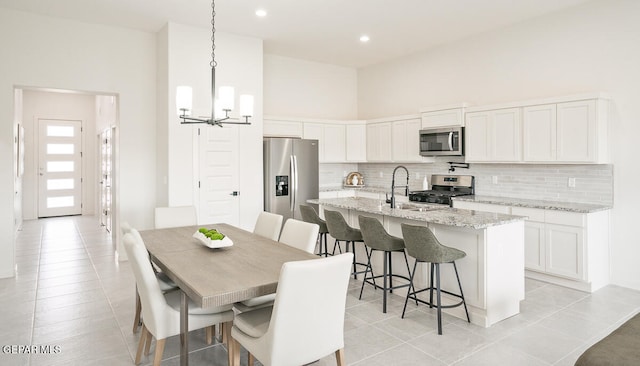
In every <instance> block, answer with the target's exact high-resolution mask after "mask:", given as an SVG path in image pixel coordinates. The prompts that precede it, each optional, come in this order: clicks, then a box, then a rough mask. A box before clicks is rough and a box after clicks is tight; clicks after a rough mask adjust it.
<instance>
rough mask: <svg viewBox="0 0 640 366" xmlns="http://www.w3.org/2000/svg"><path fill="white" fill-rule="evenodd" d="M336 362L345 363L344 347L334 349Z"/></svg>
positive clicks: (340, 364) (339, 365) (343, 364)
mask: <svg viewBox="0 0 640 366" xmlns="http://www.w3.org/2000/svg"><path fill="white" fill-rule="evenodd" d="M336 363H337V364H338V366H345V365H346V363H345V362H344V348H340V349H339V350H337V351H336Z"/></svg>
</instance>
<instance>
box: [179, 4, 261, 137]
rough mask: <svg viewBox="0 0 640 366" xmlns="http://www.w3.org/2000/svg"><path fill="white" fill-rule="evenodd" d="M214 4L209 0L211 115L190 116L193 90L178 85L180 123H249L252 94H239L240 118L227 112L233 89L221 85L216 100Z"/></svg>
mask: <svg viewBox="0 0 640 366" xmlns="http://www.w3.org/2000/svg"><path fill="white" fill-rule="evenodd" d="M215 17H216V6H215V0H213V1H211V63H210V66H211V116H210V117H209V118H203V117H200V118H196V117H191V109H192V103H193V90H192V88H191V87H190V86H178V87H177V90H176V109H177V110H178V116H179V117H180V119H181V120H182V121H180V123H181V124H191V123H207V124H210V125H213V126H220V127H222V124H223V123H224V124H237V125H249V124H251V123H250V122H249V118H250V117H252V116H253V96H252V95H240V118H232V117H231V116H230V115H229V113H230V112H231V111H232V110H233V107H234V98H235V96H234V90H233V87H230V86H221V87H220V91H219V100H216V66H217V65H218V64H217V62H216V52H215V51H216V22H215Z"/></svg>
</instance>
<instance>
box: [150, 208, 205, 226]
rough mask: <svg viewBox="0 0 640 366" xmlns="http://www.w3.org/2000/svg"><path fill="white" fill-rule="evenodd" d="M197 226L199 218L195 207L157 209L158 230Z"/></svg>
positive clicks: (156, 221)
mask: <svg viewBox="0 0 640 366" xmlns="http://www.w3.org/2000/svg"><path fill="white" fill-rule="evenodd" d="M197 224H198V217H197V215H196V208H195V207H193V206H175V207H156V220H155V225H156V229H164V228H169V227H179V226H191V225H197Z"/></svg>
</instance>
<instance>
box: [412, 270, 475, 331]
mask: <svg viewBox="0 0 640 366" xmlns="http://www.w3.org/2000/svg"><path fill="white" fill-rule="evenodd" d="M450 263H451V264H453V269H454V271H455V273H456V280H457V282H458V288H459V289H460V294H459V295H458V294H454V293H452V292H449V291H446V290H443V289H442V288H441V281H440V263H430V279H429V287H428V288H425V289H422V290H419V291H416V290H415V288H413V292H411V288H410V289H409V292H408V293H407V297H406V299H405V300H404V309H403V310H402V318H404V314H405V311H406V310H407V302H408V301H409V298H411V299H414V300H416V303H417V302H421V303H423V304H427V305H429V307H430V308H433V307H435V308H436V309H437V315H438V334H442V309H443V308H445V309H446V308H453V307H456V306H460V305H463V306H464V311H465V314H466V315H467V322H471V320H470V318H469V311H468V309H467V303H466V301H465V299H464V293H463V292H462V284H461V283H460V276H459V275H458V268H457V266H456V263H455V261H453V262H450ZM417 265H418V261H416V262H415V264H414V265H413V271H412V272H411V277H410V281H411V285H412V286H413V279H414V277H415V273H416V267H417ZM434 282H435V283H434ZM433 290H435V291H436V302H435V304H434V302H433ZM424 291H429V301H428V302H427V301H424V300H420V299H418V294H419V293H420V292H424ZM443 292H444V293H445V294H448V295H451V296H455V297H457V298H459V299H460V302H458V303H456V304H453V305H442V293H443Z"/></svg>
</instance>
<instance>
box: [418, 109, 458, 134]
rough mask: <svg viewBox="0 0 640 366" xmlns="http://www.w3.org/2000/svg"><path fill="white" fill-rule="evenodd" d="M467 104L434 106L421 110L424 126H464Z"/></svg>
mask: <svg viewBox="0 0 640 366" xmlns="http://www.w3.org/2000/svg"><path fill="white" fill-rule="evenodd" d="M465 106H466V104H461V105H457V106H455V107H453V106H449V107H441V108H440V109H438V108H436V107H434V108H431V109H423V110H421V117H422V128H433V127H449V126H464V107H465Z"/></svg>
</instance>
